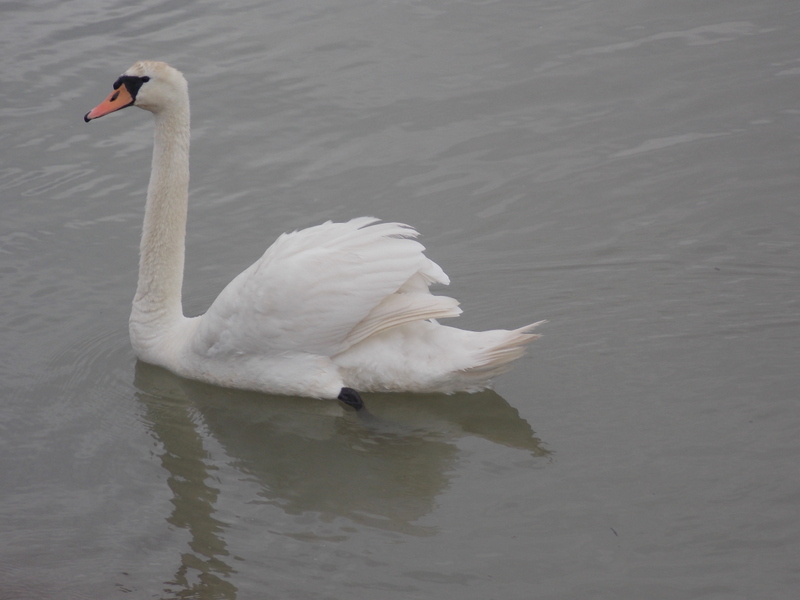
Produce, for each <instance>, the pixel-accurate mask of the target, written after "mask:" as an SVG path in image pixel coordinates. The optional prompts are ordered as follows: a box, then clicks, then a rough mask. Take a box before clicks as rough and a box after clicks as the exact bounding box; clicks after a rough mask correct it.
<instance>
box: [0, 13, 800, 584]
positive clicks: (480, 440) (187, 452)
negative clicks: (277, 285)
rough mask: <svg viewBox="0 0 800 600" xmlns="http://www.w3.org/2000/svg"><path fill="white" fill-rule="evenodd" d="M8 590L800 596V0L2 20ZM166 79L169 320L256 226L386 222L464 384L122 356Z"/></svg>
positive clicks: (216, 286)
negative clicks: (171, 188)
mask: <svg viewBox="0 0 800 600" xmlns="http://www.w3.org/2000/svg"><path fill="white" fill-rule="evenodd" d="M0 16H2V19H0V64H1V65H2V81H0V143H1V145H0V148H2V150H0V152H2V161H1V162H0V194H2V195H1V196H0V201H1V202H2V218H1V219H0V331H1V332H2V333H1V334H0V539H2V544H0V598H2V599H3V600H6V599H37V600H38V599H43V598H59V599H63V598H91V599H94V598H128V599H130V598H164V599H167V598H169V599H172V598H198V599H206V598H223V599H233V598H239V599H248V598H296V599H315V600H316V599H320V600H321V599H326V600H328V599H352V598H355V599H361V598H364V599H376V598H379V599H389V600H391V599H398V600H400V599H408V598H420V599H430V598H436V599H439V600H443V599H459V600H462V599H476V600H477V599H489V598H497V599H521V600H522V599H530V598H536V599H573V598H574V599H581V600H582V599H586V598H614V599H617V600H620V599H631V600H633V599H637V600H638V599H642V598H646V599H649V600H657V599H665V600H666V599H669V600H675V599H701V598H702V599H726V600H727V599H750V598H758V599H785V598H792V597H795V595H796V594H797V590H798V589H800V398H799V397H800V391H799V390H800V193H799V192H800V42H799V40H800V10H798V5H797V3H796V2H795V1H793V0H765V1H762V2H752V1H740V0H732V1H725V2H721V1H709V2H688V1H683V0H677V1H670V2H656V1H654V0H561V1H539V0H498V1H495V2H492V1H456V0H421V1H416V2H415V1H408V2H400V1H388V0H387V1H377V0H373V1H369V2H368V1H366V0H331V1H328V2H321V1H318V2H314V1H309V0H291V1H286V0H281V1H274V2H273V1H268V2H265V1H261V0H259V1H256V0H249V1H232V2H225V3H220V2H209V1H192V2H190V1H188V0H175V1H168V0H149V1H143V2H136V3H130V2H122V1H116V2H98V1H91V0H50V1H45V0H41V1H39V0H36V1H31V2H25V3H5V4H2V5H0ZM144 58H147V59H158V60H165V61H167V62H169V63H171V64H173V65H174V66H176V67H178V68H179V69H181V70H182V71H183V72H184V73H185V74H186V76H187V79H188V80H189V82H190V90H191V93H192V113H193V114H192V118H193V133H192V135H193V138H192V140H193V146H192V183H191V192H190V209H189V211H190V214H189V224H188V240H187V262H186V282H185V285H184V296H185V299H184V306H185V311H186V313H187V314H191V315H194V314H200V313H202V312H203V311H204V310H205V309H206V308H207V306H208V305H209V304H210V302H211V301H212V300H213V299H214V298H215V297H216V295H217V293H218V292H219V291H220V290H221V289H222V288H223V286H224V285H225V284H226V283H227V282H228V281H229V280H230V279H232V277H233V276H234V275H236V274H237V273H239V272H240V271H241V270H243V269H244V268H245V267H246V266H248V265H249V264H250V263H251V262H252V261H253V260H255V259H256V258H257V257H259V256H260V255H261V253H262V252H263V250H264V249H265V248H266V247H267V246H268V245H269V244H270V243H271V242H272V241H273V240H274V239H275V238H276V237H277V236H278V235H279V234H280V233H281V232H283V231H287V230H292V229H297V228H301V227H306V226H310V225H314V224H317V223H320V222H322V221H324V220H328V219H333V220H346V219H349V218H351V217H355V216H360V215H374V216H378V217H380V218H382V219H386V220H396V221H401V222H407V223H410V224H412V225H414V226H416V227H417V228H418V229H419V230H420V231H421V232H422V234H423V238H422V241H423V243H424V244H425V245H426V246H427V247H428V253H429V255H430V256H431V258H433V259H434V260H436V261H437V262H438V263H439V264H441V265H442V267H443V268H444V269H445V271H447V273H448V274H449V275H450V277H451V279H452V281H453V283H452V284H451V286H450V288H448V289H447V293H448V295H452V296H454V297H456V298H458V299H460V300H461V302H462V307H463V308H464V311H465V313H464V315H463V316H462V317H460V318H459V319H458V320H457V323H456V322H453V324H458V325H459V326H462V327H464V328H469V329H488V328H496V327H518V326H521V325H524V324H526V323H529V322H532V321H535V320H539V319H547V320H548V323H547V324H546V325H545V326H543V327H542V328H541V330H540V332H541V333H543V334H544V337H542V339H540V340H539V341H537V342H536V343H535V344H534V345H533V346H532V347H531V351H530V353H529V355H528V356H527V357H526V358H524V359H522V360H521V361H520V362H519V363H518V365H517V368H516V369H515V370H514V371H512V372H510V373H508V374H506V375H504V376H502V377H500V378H499V379H498V380H497V381H496V385H495V390H494V392H486V393H482V394H476V395H455V396H438V395H433V396H414V395H402V394H398V395H375V394H368V395H365V402H366V403H367V405H368V406H369V409H370V411H371V413H372V415H373V416H374V418H372V419H362V418H360V417H359V416H358V415H356V414H355V413H353V412H349V411H345V410H343V409H342V408H341V407H340V406H339V405H338V404H336V403H329V402H322V401H316V400H308V399H295V398H281V397H271V396H264V395H259V394H249V393H242V392H235V391H230V390H224V389H219V388H214V387H210V386H205V385H201V384H197V383H193V382H188V381H183V380H181V379H179V378H177V377H174V376H172V375H170V374H169V373H166V372H164V371H161V370H159V369H156V368H153V367H150V366H148V365H144V364H137V362H136V360H135V357H134V355H133V353H132V351H131V349H130V345H129V341H128V333H127V318H128V312H129V309H130V301H131V299H132V297H133V293H134V290H135V286H136V275H137V251H138V240H139V235H140V231H141V220H142V215H143V209H144V196H145V191H146V187H147V180H148V173H149V168H150V151H151V145H152V138H151V136H152V119H151V117H150V115H148V114H147V113H144V112H142V111H138V110H134V109H129V110H126V111H122V112H121V113H119V114H115V115H111V116H109V117H106V118H104V119H102V120H100V121H97V122H93V123H92V124H90V125H86V124H85V123H84V122H83V120H82V116H83V115H84V113H86V112H87V111H88V110H89V109H91V108H92V107H94V106H95V105H96V104H98V103H99V102H100V101H101V100H102V99H103V98H105V96H106V95H107V94H108V93H109V92H110V90H111V84H112V83H113V82H114V80H115V79H116V78H117V76H118V75H119V74H120V73H121V72H122V71H124V70H125V69H127V68H128V66H130V65H131V64H132V63H133V62H134V61H135V60H138V59H144Z"/></svg>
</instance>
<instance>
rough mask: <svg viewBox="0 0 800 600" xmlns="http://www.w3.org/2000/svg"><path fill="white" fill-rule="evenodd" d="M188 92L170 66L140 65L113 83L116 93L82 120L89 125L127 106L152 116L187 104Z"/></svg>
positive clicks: (110, 95)
mask: <svg viewBox="0 0 800 600" xmlns="http://www.w3.org/2000/svg"><path fill="white" fill-rule="evenodd" d="M188 98H189V91H188V85H187V83H186V79H185V78H184V77H183V74H181V72H180V71H178V70H177V69H175V68H173V67H170V66H169V65H168V64H167V63H163V62H157V61H149V60H144V61H139V62H137V63H136V64H134V65H133V66H132V67H131V68H130V69H128V70H127V71H125V72H124V73H123V74H122V75H120V76H119V78H118V79H117V81H116V82H114V91H113V92H111V94H109V96H108V98H106V99H105V100H104V101H103V102H101V103H100V104H98V105H97V106H96V107H94V108H93V109H92V110H90V111H89V112H88V113H86V115H85V116H84V117H83V120H84V121H86V122H87V123H88V122H89V121H91V120H92V119H97V118H100V117H102V116H105V115H107V114H109V113H112V112H115V111H118V110H120V109H123V108H126V107H128V106H138V107H139V108H143V109H144V110H149V111H150V112H152V113H156V114H157V113H161V112H164V111H166V110H168V109H169V108H171V107H174V106H177V105H181V104H182V103H187V104H188Z"/></svg>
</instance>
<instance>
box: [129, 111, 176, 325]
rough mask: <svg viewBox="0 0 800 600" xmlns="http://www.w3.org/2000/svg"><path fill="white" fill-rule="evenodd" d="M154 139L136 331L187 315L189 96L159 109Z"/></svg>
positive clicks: (134, 321)
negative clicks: (184, 304)
mask: <svg viewBox="0 0 800 600" xmlns="http://www.w3.org/2000/svg"><path fill="white" fill-rule="evenodd" d="M154 138H155V139H154V145H153V162H152V168H151V171H150V184H149V186H148V188H147V203H146V205H145V214H144V226H143V229H142V240H141V246H140V253H139V283H138V286H137V290H136V297H135V298H134V302H133V312H132V314H131V332H132V333H134V329H136V328H137V327H138V328H142V327H144V328H145V329H147V328H156V329H157V330H159V331H160V333H164V329H165V327H166V326H168V325H170V324H174V323H176V322H178V321H180V320H181V319H182V317H183V309H182V306H181V289H182V286H183V263H184V252H185V242H186V213H187V205H188V199H189V100H188V97H186V98H185V99H184V101H183V102H180V103H178V104H177V105H175V106H173V107H172V108H171V109H170V110H168V111H164V112H162V113H156V114H155V134H154ZM139 333H140V335H145V334H146V332H142V331H139ZM151 333H154V332H151Z"/></svg>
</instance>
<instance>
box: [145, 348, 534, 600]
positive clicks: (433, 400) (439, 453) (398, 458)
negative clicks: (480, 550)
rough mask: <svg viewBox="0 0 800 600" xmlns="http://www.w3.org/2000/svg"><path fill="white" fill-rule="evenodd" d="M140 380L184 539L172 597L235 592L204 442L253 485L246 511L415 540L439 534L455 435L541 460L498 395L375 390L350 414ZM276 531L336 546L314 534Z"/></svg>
mask: <svg viewBox="0 0 800 600" xmlns="http://www.w3.org/2000/svg"><path fill="white" fill-rule="evenodd" d="M135 384H136V387H137V389H138V390H140V391H139V393H138V394H137V396H138V398H139V400H140V401H141V402H142V404H143V405H144V406H145V409H146V413H145V414H146V419H147V421H148V426H149V427H150V428H151V430H152V432H153V434H154V435H155V437H156V438H157V439H158V441H159V442H160V443H161V445H162V446H163V453H162V454H161V464H162V466H163V467H164V468H165V469H166V470H167V471H168V472H169V478H168V484H169V487H170V489H171V490H172V494H173V497H172V504H173V506H174V508H173V511H172V514H171V515H170V516H169V517H168V518H167V521H168V522H169V523H170V524H172V525H174V526H175V527H179V528H182V529H185V530H186V531H187V532H188V533H189V534H190V537H191V539H190V541H189V551H188V552H184V553H182V554H181V560H180V568H179V569H178V571H177V573H176V574H175V577H174V580H173V581H170V582H168V583H167V585H168V586H169V588H168V591H169V592H170V593H172V594H175V596H176V597H224V598H234V597H235V596H236V587H235V586H234V585H233V584H232V583H231V582H230V577H231V575H232V574H234V573H235V572H236V571H235V570H234V569H233V567H232V566H231V565H230V562H231V557H230V553H229V551H228V548H227V546H226V542H225V530H226V528H227V527H228V526H229V525H230V524H226V523H225V522H223V521H222V520H220V519H219V518H217V517H216V516H215V513H216V510H215V506H216V505H217V503H218V501H219V499H220V494H221V492H220V489H219V487H215V484H214V481H215V479H216V477H215V474H214V471H215V469H216V467H215V466H214V464H213V462H214V461H213V460H212V457H211V455H210V453H209V450H208V449H207V447H206V446H207V444H204V440H205V439H206V438H207V436H211V437H213V439H214V440H215V442H216V443H217V444H219V445H220V446H221V447H222V448H223V449H224V451H225V454H226V456H225V458H224V462H225V463H227V464H228V465H229V466H232V467H234V468H235V469H236V470H237V471H238V472H240V473H242V474H244V475H245V476H246V477H247V478H248V480H250V481H252V482H255V483H256V486H257V490H258V492H257V495H258V497H257V498H254V499H251V500H250V501H249V502H248V503H249V504H253V503H261V504H265V505H269V506H275V507H279V508H280V509H281V510H282V511H283V512H284V513H286V514H288V515H313V516H314V518H315V519H317V520H320V521H323V522H330V521H332V520H334V519H339V518H344V519H346V520H347V521H349V522H350V523H351V524H352V526H353V527H356V526H366V527H374V528H378V529H382V530H385V531H391V532H396V533H400V534H405V535H412V536H430V535H435V534H436V533H437V528H436V527H434V526H430V525H422V524H419V523H418V521H419V520H420V519H422V518H423V517H424V516H425V515H427V514H428V513H430V512H431V511H432V510H433V508H434V506H435V499H436V497H437V496H438V495H439V494H440V493H441V492H442V491H443V490H445V489H446V488H447V486H448V478H449V474H450V473H451V472H452V471H453V466H454V463H455V461H456V459H457V456H458V447H457V445H456V443H455V442H456V441H457V440H458V439H459V438H460V437H463V436H464V435H475V436H479V437H482V438H485V439H487V440H490V441H492V442H495V443H498V444H503V445H507V446H510V447H514V448H520V449H524V450H527V451H529V452H530V453H531V454H532V455H533V456H538V457H544V456H547V455H548V451H547V450H545V449H544V448H543V447H542V444H541V441H540V440H539V439H538V438H536V437H535V435H534V432H533V430H532V429H531V427H530V425H529V424H528V423H527V422H526V421H525V420H524V419H522V418H521V417H520V416H519V414H518V412H517V411H516V410H515V409H514V408H512V407H511V406H510V405H509V404H508V403H507V402H506V401H505V400H503V398H501V397H500V396H498V395H497V394H496V393H494V392H484V393H481V394H473V395H469V394H461V395H454V396H444V395H430V396H419V395H417V396H405V395H399V394H395V395H391V394H386V395H378V394H373V395H368V396H367V397H366V398H365V400H366V403H367V407H368V410H364V411H361V412H358V413H356V412H352V411H349V410H346V409H344V408H343V407H341V406H340V405H339V404H338V403H332V402H329V401H321V400H311V399H307V398H291V399H287V398H285V397H273V396H266V395H262V394H253V393H247V392H240V391H235V390H224V389H220V388H214V387H210V386H206V385H203V384H199V383H196V382H192V381H186V380H183V379H180V378H178V377H175V376H173V375H172V374H170V373H168V372H166V371H164V370H162V369H159V368H156V367H152V366H149V365H145V364H143V363H138V364H137V367H136V379H135ZM346 529H347V530H350V531H352V527H348V528H346ZM343 531H344V530H343ZM273 533H275V532H274V531H273ZM278 533H280V534H282V535H286V536H289V537H292V538H293V539H297V540H308V541H318V540H321V539H325V540H326V541H337V539H336V538H335V537H333V538H332V537H331V536H326V537H324V538H323V537H321V536H320V535H318V534H317V533H316V532H315V531H314V530H313V529H309V528H307V529H306V530H301V531H297V530H295V531H291V532H278ZM341 539H346V534H345V533H343V534H342V536H341Z"/></svg>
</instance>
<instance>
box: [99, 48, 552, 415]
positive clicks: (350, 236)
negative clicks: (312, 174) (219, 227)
mask: <svg viewBox="0 0 800 600" xmlns="http://www.w3.org/2000/svg"><path fill="white" fill-rule="evenodd" d="M126 106H138V107H140V108H143V109H145V110H148V111H150V112H152V113H153V115H154V117H155V135H154V149H153V162H152V168H151V174H150V184H149V187H148V190H147V203H146V207H145V217H144V225H143V230H142V239H141V246H140V260H139V281H138V285H137V290H136V295H135V297H134V300H133V307H132V311H131V317H130V337H131V343H132V346H133V349H134V351H135V353H136V355H137V357H138V358H139V359H141V360H142V361H144V362H147V363H151V364H155V365H158V366H161V367H164V368H166V369H168V370H170V371H172V372H174V373H176V374H178V375H181V376H183V377H187V378H190V379H197V380H200V381H205V382H208V383H212V384H216V385H221V386H225V387H234V388H242V389H249V390H257V391H262V392H267V393H273V394H288V395H300V396H311V397H317V398H330V399H336V398H339V399H342V400H344V401H345V402H347V403H348V404H352V405H354V406H356V408H358V407H360V404H359V403H360V398H359V397H358V393H357V392H355V391H354V390H360V391H366V392H368V391H407V392H445V393H452V392H457V391H470V392H473V391H479V390H481V389H485V388H486V387H488V385H489V383H490V380H491V379H492V377H494V376H495V375H498V374H500V373H502V372H504V371H505V370H507V368H509V363H510V362H511V361H513V360H515V359H517V358H519V357H521V356H522V355H523V353H524V346H525V345H526V344H528V343H529V342H531V341H533V340H534V339H536V338H537V337H538V336H537V335H535V334H532V333H530V331H531V330H532V329H533V328H534V327H535V326H536V325H538V323H534V324H531V325H527V326H525V327H521V328H519V329H515V330H510V331H508V330H493V331H483V332H474V331H465V330H461V329H456V328H453V327H446V326H443V325H440V324H439V323H438V322H437V321H436V319H441V318H446V317H455V316H457V315H459V314H460V312H461V310H460V309H459V307H458V302H457V301H456V300H454V299H453V298H449V297H446V296H436V295H433V294H431V293H430V291H429V289H428V288H429V286H430V285H431V284H433V283H440V284H448V283H449V279H448V277H447V275H445V273H444V271H442V269H441V268H440V267H439V265H437V264H436V263H434V262H433V261H431V260H430V259H428V258H427V257H426V256H425V254H424V253H423V251H424V247H423V246H422V245H421V244H420V243H419V242H417V241H416V240H415V238H416V237H417V235H418V234H417V232H416V231H415V230H414V229H412V228H411V227H408V226H407V225H402V224H399V223H384V222H380V221H378V220H377V219H374V218H370V217H361V218H357V219H353V220H351V221H348V222H346V223H332V222H327V223H323V224H322V225H317V226H315V227H310V228H308V229H304V230H301V231H295V232H292V233H286V234H283V235H282V236H280V237H279V238H278V239H277V240H276V242H275V243H274V244H273V245H272V246H271V247H270V248H269V249H268V250H267V251H266V252H265V253H264V255H263V256H262V257H261V258H259V259H258V260H257V261H256V262H255V263H254V264H253V265H251V266H250V267H249V268H248V269H246V270H245V271H244V272H243V273H241V274H240V275H239V276H238V277H236V278H235V279H234V280H233V281H231V282H230V283H229V284H228V285H227V287H225V289H224V290H223V291H222V293H221V294H220V295H219V296H218V297H217V299H216V300H215V301H214V302H213V304H212V305H211V306H210V307H209V309H208V311H207V312H206V313H205V314H204V315H201V316H199V317H193V318H187V317H185V316H184V315H183V310H182V306H181V287H182V283H183V264H184V244H185V235H186V213H187V204H188V190H189V93H188V86H187V83H186V80H185V79H184V77H183V75H182V74H181V73H180V72H179V71H177V70H176V69H174V68H172V67H170V66H169V65H167V64H165V63H160V62H151V61H144V62H138V63H136V64H135V65H133V66H132V67H131V68H130V69H128V70H127V71H126V72H125V73H124V74H123V75H122V76H121V77H120V78H119V79H118V80H117V82H116V83H115V84H114V92H112V94H111V95H110V96H109V97H108V98H107V99H106V100H105V101H104V102H103V103H101V104H100V105H98V106H97V107H96V108H95V109H93V110H92V111H90V112H89V113H87V114H86V116H85V117H84V118H85V120H86V121H87V122H88V121H90V120H92V119H95V118H98V117H101V116H103V115H106V114H108V113H110V112H114V111H115V110H119V109H121V108H124V107H126ZM353 395H354V396H355V400H353V398H354V396H353ZM350 400H353V401H352V402H351V401H350Z"/></svg>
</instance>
